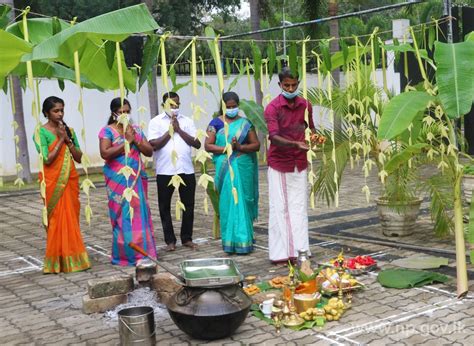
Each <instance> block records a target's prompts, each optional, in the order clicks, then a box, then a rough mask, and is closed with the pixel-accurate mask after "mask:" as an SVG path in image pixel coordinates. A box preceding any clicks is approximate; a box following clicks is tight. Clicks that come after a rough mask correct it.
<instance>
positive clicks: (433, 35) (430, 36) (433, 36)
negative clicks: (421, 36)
mask: <svg viewBox="0 0 474 346" xmlns="http://www.w3.org/2000/svg"><path fill="white" fill-rule="evenodd" d="M435 30H436V28H435V26H433V25H432V26H430V28H429V29H428V49H429V50H433V44H434V41H435V40H436V31H435Z"/></svg>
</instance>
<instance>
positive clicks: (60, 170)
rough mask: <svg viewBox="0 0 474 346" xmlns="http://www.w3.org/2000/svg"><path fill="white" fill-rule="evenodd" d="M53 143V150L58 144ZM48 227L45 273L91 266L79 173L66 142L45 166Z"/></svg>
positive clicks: (78, 269)
mask: <svg viewBox="0 0 474 346" xmlns="http://www.w3.org/2000/svg"><path fill="white" fill-rule="evenodd" d="M56 144H57V140H56V141H54V142H53V143H51V145H50V146H49V151H50V152H51V150H52V149H53V148H54V147H55V146H56ZM44 175H45V183H46V206H47V209H48V227H47V232H48V234H47V243H46V255H45V259H44V270H43V271H44V272H45V273H60V272H63V273H70V272H76V271H81V270H85V269H88V268H90V262H89V256H88V255H87V251H86V248H85V246H84V242H83V241H82V236H81V230H80V226H79V214H80V208H81V206H80V202H79V175H78V173H77V171H76V168H75V166H74V162H73V161H72V158H71V154H70V153H69V149H67V147H66V145H62V147H61V149H60V151H59V154H58V157H57V158H56V160H54V162H53V163H51V164H50V165H45V166H44Z"/></svg>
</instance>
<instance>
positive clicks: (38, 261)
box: [27, 255, 43, 267]
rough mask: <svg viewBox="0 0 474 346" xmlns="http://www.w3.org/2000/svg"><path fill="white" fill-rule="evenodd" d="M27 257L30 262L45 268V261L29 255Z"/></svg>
mask: <svg viewBox="0 0 474 346" xmlns="http://www.w3.org/2000/svg"><path fill="white" fill-rule="evenodd" d="M27 257H28V259H29V260H30V261H32V262H36V263H38V265H39V266H41V267H43V261H42V260H40V259H38V258H36V257H33V256H30V255H28V256H27Z"/></svg>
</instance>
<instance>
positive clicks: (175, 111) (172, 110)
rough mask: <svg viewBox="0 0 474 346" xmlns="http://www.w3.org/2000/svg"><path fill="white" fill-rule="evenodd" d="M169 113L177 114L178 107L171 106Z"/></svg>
mask: <svg viewBox="0 0 474 346" xmlns="http://www.w3.org/2000/svg"><path fill="white" fill-rule="evenodd" d="M171 114H172V115H178V114H179V108H171Z"/></svg>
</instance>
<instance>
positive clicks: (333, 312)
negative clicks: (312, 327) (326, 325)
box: [324, 297, 344, 321]
mask: <svg viewBox="0 0 474 346" xmlns="http://www.w3.org/2000/svg"><path fill="white" fill-rule="evenodd" d="M324 312H325V314H324V317H325V318H326V321H338V320H339V319H340V318H341V315H342V313H343V312H344V303H343V302H342V301H340V300H339V299H338V298H336V297H334V298H331V299H329V301H328V304H327V305H326V306H324Z"/></svg>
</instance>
